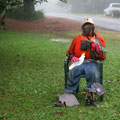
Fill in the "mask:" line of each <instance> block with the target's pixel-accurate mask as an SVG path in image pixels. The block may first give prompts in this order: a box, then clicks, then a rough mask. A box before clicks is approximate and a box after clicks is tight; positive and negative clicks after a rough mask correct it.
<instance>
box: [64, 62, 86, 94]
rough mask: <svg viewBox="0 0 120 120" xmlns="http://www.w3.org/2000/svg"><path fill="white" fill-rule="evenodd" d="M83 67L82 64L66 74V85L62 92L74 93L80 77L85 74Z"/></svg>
mask: <svg viewBox="0 0 120 120" xmlns="http://www.w3.org/2000/svg"><path fill="white" fill-rule="evenodd" d="M84 67H85V66H84V64H82V65H80V66H77V67H75V68H74V69H72V70H71V71H70V72H69V73H68V79H67V84H66V88H65V89H64V92H69V93H76V89H77V88H78V86H79V81H80V75H82V74H85V72H84Z"/></svg>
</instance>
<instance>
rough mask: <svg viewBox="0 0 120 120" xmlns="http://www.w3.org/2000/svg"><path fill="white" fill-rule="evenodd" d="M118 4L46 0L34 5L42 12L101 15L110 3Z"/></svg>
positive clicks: (112, 0)
mask: <svg viewBox="0 0 120 120" xmlns="http://www.w3.org/2000/svg"><path fill="white" fill-rule="evenodd" d="M116 2H117V3H120V0H68V2H67V3H63V2H60V0H48V2H45V3H42V4H41V5H40V4H36V6H35V9H36V10H41V9H42V11H43V12H45V13H46V12H69V13H92V14H96V13H97V14H102V13H103V10H104V9H105V8H107V7H108V5H109V4H110V3H116Z"/></svg>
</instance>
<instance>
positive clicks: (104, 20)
mask: <svg viewBox="0 0 120 120" xmlns="http://www.w3.org/2000/svg"><path fill="white" fill-rule="evenodd" d="M45 15H47V16H56V17H61V18H68V19H71V20H75V21H78V22H83V20H84V18H86V17H91V18H93V20H94V22H95V25H96V26H98V27H101V28H105V29H108V30H112V31H117V32H120V19H118V18H116V19H115V18H110V17H102V16H91V15H74V14H70V13H45Z"/></svg>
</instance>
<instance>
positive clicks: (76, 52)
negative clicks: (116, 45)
mask: <svg viewBox="0 0 120 120" xmlns="http://www.w3.org/2000/svg"><path fill="white" fill-rule="evenodd" d="M92 38H93V37H89V40H91V39H92ZM95 38H96V39H97V40H99V42H100V43H101V44H102V45H103V46H104V48H105V49H106V45H105V41H104V39H103V38H102V37H101V36H100V35H99V34H97V33H95ZM81 40H88V38H87V37H86V36H85V35H79V36H77V37H75V38H74V39H73V41H72V43H71V46H70V48H69V49H68V51H67V53H66V54H68V52H70V53H71V57H72V56H76V57H78V58H79V57H80V56H81V54H82V53H83V52H85V51H84V50H81V49H80V46H81ZM91 50H92V48H90V47H89V49H88V51H86V53H85V59H92V57H91V54H90V51H91ZM104 59H106V53H105V52H103V51H101V52H100V54H99V55H98V57H97V59H96V60H104Z"/></svg>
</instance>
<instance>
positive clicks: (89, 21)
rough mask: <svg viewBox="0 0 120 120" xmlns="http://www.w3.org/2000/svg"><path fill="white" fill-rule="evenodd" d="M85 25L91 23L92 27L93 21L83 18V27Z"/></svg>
mask: <svg viewBox="0 0 120 120" xmlns="http://www.w3.org/2000/svg"><path fill="white" fill-rule="evenodd" d="M86 23H91V24H93V25H94V21H93V19H92V18H85V19H84V22H83V25H84V24H86Z"/></svg>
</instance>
